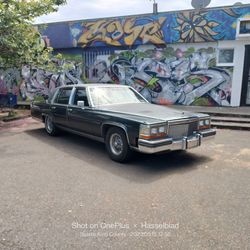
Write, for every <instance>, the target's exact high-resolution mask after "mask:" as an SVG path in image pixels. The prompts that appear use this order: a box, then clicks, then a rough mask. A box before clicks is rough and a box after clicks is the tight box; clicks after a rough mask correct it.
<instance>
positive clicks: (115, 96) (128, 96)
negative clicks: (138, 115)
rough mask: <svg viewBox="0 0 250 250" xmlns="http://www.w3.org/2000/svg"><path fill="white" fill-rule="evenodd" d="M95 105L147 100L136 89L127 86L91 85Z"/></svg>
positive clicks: (91, 94)
mask: <svg viewBox="0 0 250 250" xmlns="http://www.w3.org/2000/svg"><path fill="white" fill-rule="evenodd" d="M89 92H90V96H91V99H92V102H93V105H94V106H103V105H112V104H125V103H141V102H144V103H145V102H146V101H145V100H144V99H143V98H142V97H141V96H140V95H139V94H138V93H137V92H136V91H134V90H133V89H131V88H126V87H124V88H123V87H90V91H89Z"/></svg>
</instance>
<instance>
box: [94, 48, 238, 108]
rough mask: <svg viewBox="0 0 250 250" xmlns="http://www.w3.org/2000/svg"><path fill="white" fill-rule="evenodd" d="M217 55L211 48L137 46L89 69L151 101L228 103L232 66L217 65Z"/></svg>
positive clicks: (204, 103)
mask: <svg viewBox="0 0 250 250" xmlns="http://www.w3.org/2000/svg"><path fill="white" fill-rule="evenodd" d="M215 57H216V55H215V49H214V48H212V47H211V48H207V49H198V50H195V48H192V47H191V48H189V49H187V50H181V49H178V48H177V49H174V48H172V47H169V48H166V49H156V48H155V49H147V50H144V51H143V50H140V49H138V50H134V51H122V52H117V53H115V54H114V55H112V56H110V57H109V61H101V60H100V59H97V61H96V63H95V64H94V65H93V67H92V68H91V69H90V71H91V72H92V75H93V72H94V76H95V77H94V78H93V79H92V80H93V81H96V79H98V81H102V82H114V83H119V84H126V85H130V86H132V87H134V88H135V89H137V90H138V91H139V92H140V93H141V94H142V95H143V96H144V97H145V98H147V100H149V101H150V102H152V103H156V104H165V105H169V104H183V105H208V106H214V105H221V106H229V105H230V100H231V78H232V76H231V75H232V70H233V68H228V69H226V68H218V67H216V66H215V65H216V60H215ZM90 78H91V74H90ZM108 78H109V79H108ZM107 79H108V80H107ZM90 80H91V79H90Z"/></svg>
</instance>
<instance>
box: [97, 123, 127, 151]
mask: <svg viewBox="0 0 250 250" xmlns="http://www.w3.org/2000/svg"><path fill="white" fill-rule="evenodd" d="M112 127H116V128H120V129H122V130H123V131H124V133H125V135H126V138H127V141H128V145H129V146H131V143H130V139H129V136H128V129H127V127H126V126H125V125H124V124H122V123H119V122H105V123H103V124H102V127H101V131H102V137H103V138H105V137H106V134H107V132H108V130H109V129H110V128H112Z"/></svg>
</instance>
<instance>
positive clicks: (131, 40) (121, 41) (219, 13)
mask: <svg viewBox="0 0 250 250" xmlns="http://www.w3.org/2000/svg"><path fill="white" fill-rule="evenodd" d="M249 15H250V7H249V6H244V5H243V6H235V7H225V8H217V9H206V10H199V11H198V10H189V11H177V12H165V13H159V14H158V15H141V16H135V17H117V18H105V19H95V20H89V21H88V20H86V21H84V20H83V21H75V22H74V21H72V22H61V23H53V24H48V27H47V28H46V29H42V28H41V33H42V35H44V36H46V37H48V38H49V39H50V41H51V46H52V47H53V48H55V49H56V48H60V49H61V48H72V47H79V48H81V47H82V48H88V47H103V46H107V45H109V46H116V47H117V46H140V45H145V44H151V45H162V44H175V43H186V42H211V41H213V42H215V41H220V40H235V35H236V26H237V20H238V18H244V17H246V16H249Z"/></svg>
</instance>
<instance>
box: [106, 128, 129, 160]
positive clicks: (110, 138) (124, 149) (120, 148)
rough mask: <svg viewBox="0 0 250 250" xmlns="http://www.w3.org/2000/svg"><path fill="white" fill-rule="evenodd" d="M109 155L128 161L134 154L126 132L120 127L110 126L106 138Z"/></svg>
mask: <svg viewBox="0 0 250 250" xmlns="http://www.w3.org/2000/svg"><path fill="white" fill-rule="evenodd" d="M105 144H106V149H107V151H108V154H109V157H110V158H111V159H112V160H114V161H117V162H121V163H123V162H127V161H128V160H129V159H130V158H131V155H132V151H131V149H130V148H129V145H128V141H127V138H126V134H125V132H124V131H123V130H122V129H120V128H116V127H113V128H110V129H109V130H108V132H107V135H106V139H105Z"/></svg>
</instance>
